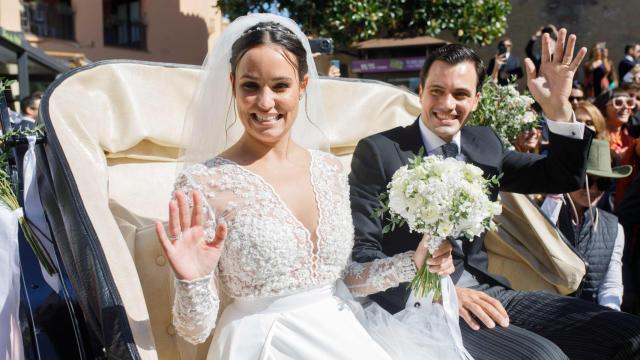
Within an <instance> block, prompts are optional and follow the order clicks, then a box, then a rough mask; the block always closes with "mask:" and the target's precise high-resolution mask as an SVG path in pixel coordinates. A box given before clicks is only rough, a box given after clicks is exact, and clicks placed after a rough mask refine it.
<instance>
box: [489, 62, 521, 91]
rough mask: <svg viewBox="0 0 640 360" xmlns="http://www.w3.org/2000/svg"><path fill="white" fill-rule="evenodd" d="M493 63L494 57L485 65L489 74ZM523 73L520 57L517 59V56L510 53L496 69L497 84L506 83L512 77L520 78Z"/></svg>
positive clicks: (494, 63)
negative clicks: (498, 68) (497, 69)
mask: <svg viewBox="0 0 640 360" xmlns="http://www.w3.org/2000/svg"><path fill="white" fill-rule="evenodd" d="M495 65H496V59H495V58H493V59H491V60H490V61H489V65H488V66H487V75H489V76H491V73H492V72H493V67H494V66H495ZM523 75H524V72H523V71H522V64H520V59H518V57H517V56H514V55H510V56H509V57H508V58H507V62H506V63H504V64H503V65H502V66H501V67H500V70H499V71H498V84H500V85H507V84H508V83H509V80H510V79H511V78H512V77H515V78H516V79H520V78H521V77H522V76H523Z"/></svg>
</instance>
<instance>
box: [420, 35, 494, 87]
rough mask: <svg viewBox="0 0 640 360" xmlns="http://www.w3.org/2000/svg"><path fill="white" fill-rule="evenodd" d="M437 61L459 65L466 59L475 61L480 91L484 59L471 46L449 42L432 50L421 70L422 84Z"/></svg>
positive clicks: (483, 74) (422, 84)
mask: <svg viewBox="0 0 640 360" xmlns="http://www.w3.org/2000/svg"><path fill="white" fill-rule="evenodd" d="M436 61H444V62H446V63H447V64H449V65H457V64H460V63H463V62H465V61H469V62H471V63H473V65H474V66H475V68H476V74H477V75H478V83H477V84H476V91H478V92H480V89H481V88H482V83H483V82H484V77H485V73H484V64H483V63H482V59H480V57H479V56H478V54H476V53H475V51H473V50H471V49H470V48H468V47H466V46H464V45H460V44H449V45H445V46H441V47H439V48H437V49H436V50H435V51H434V52H432V53H431V54H430V55H429V56H428V57H427V60H425V62H424V65H422V70H421V71H420V86H424V82H425V80H427V74H428V73H429V69H430V68H431V65H433V63H434V62H436Z"/></svg>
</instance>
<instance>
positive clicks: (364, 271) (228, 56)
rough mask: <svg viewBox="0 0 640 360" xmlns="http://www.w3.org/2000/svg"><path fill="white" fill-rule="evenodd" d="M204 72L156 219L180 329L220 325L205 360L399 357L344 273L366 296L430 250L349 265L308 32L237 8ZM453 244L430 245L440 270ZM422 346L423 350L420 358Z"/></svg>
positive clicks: (346, 227)
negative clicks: (240, 13)
mask: <svg viewBox="0 0 640 360" xmlns="http://www.w3.org/2000/svg"><path fill="white" fill-rule="evenodd" d="M203 74H204V75H203V78H202V80H201V82H200V85H199V87H198V89H197V90H196V94H195V96H194V100H193V102H192V104H191V106H190V108H189V111H188V116H187V122H186V125H185V130H184V135H183V141H184V142H183V144H188V146H187V148H186V150H185V152H184V153H183V159H184V161H185V163H186V164H187V165H186V167H185V168H184V170H183V171H181V172H180V173H179V175H178V179H177V181H176V185H175V192H174V196H175V199H174V200H172V201H171V202H170V203H169V214H170V216H169V225H168V230H167V232H165V230H164V228H163V226H162V225H161V224H160V223H158V224H157V226H156V230H157V233H158V238H159V240H160V243H161V245H162V248H163V250H164V252H165V254H166V256H167V258H168V259H169V262H170V264H171V266H172V268H173V270H174V273H175V276H176V296H175V302H174V307H173V322H174V325H175V327H176V329H177V330H178V333H179V334H180V335H181V336H182V337H184V338H185V339H187V340H188V341H190V342H192V343H200V342H203V341H205V340H206V339H207V337H208V336H209V335H210V333H211V331H212V330H213V329H214V328H215V330H214V338H213V342H212V345H211V347H210V349H209V353H208V358H209V359H283V358H286V359H311V358H314V359H316V358H317V359H359V358H361V359H389V358H391V357H392V355H391V354H395V353H397V352H396V350H393V349H390V348H389V346H388V345H383V344H381V343H382V342H380V341H375V340H374V338H373V337H372V335H370V333H369V332H368V331H367V329H366V328H365V326H363V322H361V321H362V320H361V321H359V320H358V319H362V313H360V314H359V315H358V316H357V314H356V313H354V311H352V307H353V306H354V302H353V301H350V300H349V299H348V296H347V297H345V298H344V299H343V298H341V297H339V296H336V295H337V292H338V293H339V292H340V291H339V288H340V287H341V286H342V285H341V284H342V282H344V284H346V286H347V288H348V289H349V290H350V291H351V293H352V294H353V295H354V296H359V297H360V296H366V295H368V294H371V293H375V292H379V291H383V290H385V289H387V288H390V287H395V286H398V284H399V283H402V282H407V281H410V280H411V279H412V278H413V276H414V275H415V274H416V264H422V263H423V262H424V259H425V256H426V248H425V247H424V246H419V247H418V249H416V251H408V252H406V253H402V254H398V255H396V256H394V257H391V258H387V259H382V260H377V261H375V262H372V263H367V264H357V263H353V262H351V261H350V254H351V249H352V245H353V223H352V219H351V211H350V204H349V191H348V185H347V178H346V173H345V170H344V169H343V168H342V166H341V163H340V162H339V161H338V160H337V159H336V158H335V157H333V156H332V155H330V154H328V153H324V152H322V151H320V150H317V149H321V148H323V145H324V141H325V140H324V137H323V136H322V132H321V131H320V130H319V129H320V128H321V121H322V118H321V117H322V116H321V114H322V111H321V106H320V104H321V101H320V94H319V88H318V86H317V83H316V82H317V72H316V70H315V65H314V63H313V59H312V57H311V54H310V50H309V44H308V41H307V40H306V37H305V36H304V34H302V32H301V31H300V29H299V28H298V27H297V26H296V25H295V24H294V23H293V22H292V21H291V20H289V19H286V18H282V17H279V16H275V15H264V14H261V15H251V16H245V17H242V18H240V19H238V20H236V21H234V22H233V23H232V24H230V25H229V27H228V28H227V29H226V30H225V32H224V33H223V34H222V35H221V38H220V39H219V40H218V42H217V44H216V46H215V47H214V49H213V51H212V52H211V53H210V54H209V55H208V57H207V60H206V61H205V65H204V71H203ZM300 108H303V109H304V111H301V109H300ZM309 114H314V117H313V118H310V117H309ZM236 118H237V119H238V121H236ZM345 121H348V119H345ZM294 139H296V141H297V140H299V141H300V143H298V142H295V141H294ZM230 140H231V141H234V143H233V144H232V145H231V146H230V147H228V148H226V145H227V143H228V142H229V141H230ZM303 145H304V146H303ZM225 148H226V149H225ZM309 149H311V150H309ZM314 149H315V150H314ZM222 150H224V151H222ZM220 151H222V152H221V153H220ZM215 154H219V155H218V156H215V157H213V156H214V155H215ZM450 249H451V248H450V246H448V245H445V246H443V248H441V249H440V250H439V251H438V252H437V253H436V254H434V255H435V256H434V258H433V259H431V260H430V264H431V266H430V269H431V271H432V272H438V273H440V274H444V275H448V274H450V273H451V272H452V271H453V265H452V260H451V256H450ZM337 288H338V290H336V289H337ZM227 297H230V298H231V299H232V300H230V301H225V298H227ZM355 304H357V303H355ZM353 308H354V309H356V312H358V311H361V310H362V307H358V306H357V305H356V306H355V307H353ZM219 313H221V315H220V316H219V317H218V315H219ZM387 315H388V314H387ZM389 316H390V315H389ZM398 331H399V332H397V333H396V335H397V336H399V337H402V334H403V333H402V331H404V330H402V329H400V328H398ZM401 346H402V347H404V350H407V349H409V348H410V347H411V346H422V345H421V344H417V342H412V344H410V345H408V344H404V345H401ZM407 346H408V347H407ZM424 354H425V353H424V352H422V353H420V352H419V348H416V350H414V354H413V356H416V357H417V356H420V358H424V357H425V355H424ZM393 356H395V355H393Z"/></svg>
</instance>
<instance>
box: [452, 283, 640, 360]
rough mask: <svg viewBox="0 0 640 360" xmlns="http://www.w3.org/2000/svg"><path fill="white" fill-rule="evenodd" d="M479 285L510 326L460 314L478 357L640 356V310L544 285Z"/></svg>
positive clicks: (465, 334) (465, 337) (467, 342)
mask: <svg viewBox="0 0 640 360" xmlns="http://www.w3.org/2000/svg"><path fill="white" fill-rule="evenodd" d="M474 288H475V289H477V290H481V291H484V292H486V293H487V294H488V295H490V296H492V297H494V298H496V299H498V300H499V301H500V302H501V303H502V305H503V306H504V307H505V309H506V311H507V313H508V314H509V319H510V325H509V327H507V328H502V327H500V326H499V325H496V327H495V328H494V329H489V328H486V327H484V326H482V325H481V329H480V330H478V331H475V330H473V329H471V328H470V327H469V326H468V325H467V323H466V322H465V321H464V320H463V319H462V318H460V328H461V330H462V338H463V341H464V346H465V348H466V349H467V350H468V351H469V353H470V354H471V355H473V357H474V358H475V359H476V360H485V359H486V360H502V359H505V360H524V359H531V360H543V359H576V360H589V359H598V360H603V359H616V360H619V359H640V316H636V315H631V314H627V313H623V312H618V311H614V310H611V309H609V308H606V307H603V306H600V305H597V304H595V303H590V302H587V301H584V300H581V299H578V298H574V297H568V296H561V295H556V294H551V293H547V292H542V291H535V292H531V291H516V290H509V289H505V288H503V287H500V286H495V287H491V288H489V287H488V285H480V286H479V287H474ZM479 323H480V324H481V322H479Z"/></svg>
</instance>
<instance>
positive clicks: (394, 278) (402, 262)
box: [344, 251, 416, 297]
mask: <svg viewBox="0 0 640 360" xmlns="http://www.w3.org/2000/svg"><path fill="white" fill-rule="evenodd" d="M413 253H414V251H407V252H404V253H400V254H396V255H394V256H392V257H388V258H385V259H377V260H374V261H372V262H368V263H357V262H351V263H350V264H349V265H347V268H346V269H345V273H344V283H345V284H346V285H347V287H348V288H349V290H350V291H351V293H352V294H353V296H355V297H362V296H367V295H370V294H374V293H377V292H380V291H384V290H386V289H388V288H391V287H396V286H398V285H400V283H403V282H408V281H411V280H412V279H413V277H414V276H415V275H416V267H415V265H414V263H413Z"/></svg>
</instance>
